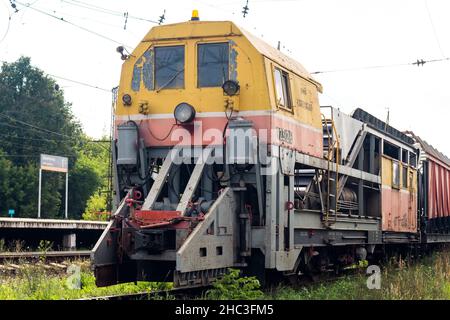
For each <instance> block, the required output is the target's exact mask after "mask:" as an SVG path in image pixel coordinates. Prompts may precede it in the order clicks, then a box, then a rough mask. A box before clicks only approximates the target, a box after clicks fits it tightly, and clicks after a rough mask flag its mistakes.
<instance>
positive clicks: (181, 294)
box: [78, 286, 210, 300]
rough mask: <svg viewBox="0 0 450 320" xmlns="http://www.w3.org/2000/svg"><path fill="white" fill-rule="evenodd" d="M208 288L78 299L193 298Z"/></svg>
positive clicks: (200, 287) (175, 289)
mask: <svg viewBox="0 0 450 320" xmlns="http://www.w3.org/2000/svg"><path fill="white" fill-rule="evenodd" d="M209 288H210V286H198V287H189V288H174V289H168V290H157V291H147V292H138V293H130V294H118V295H108V296H97V297H89V298H83V299H78V300H151V299H164V298H169V297H170V298H171V299H193V298H196V297H199V296H201V295H202V294H203V293H204V292H206V290H208V289H209Z"/></svg>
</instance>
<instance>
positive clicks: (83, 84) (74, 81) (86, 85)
mask: <svg viewBox="0 0 450 320" xmlns="http://www.w3.org/2000/svg"><path fill="white" fill-rule="evenodd" d="M47 74H48V75H49V76H52V77H54V78H57V79H61V80H65V81H69V82H72V83H76V84H79V85H82V86H85V87H90V88H93V89H98V90H101V91H105V92H108V93H111V90H108V89H105V88H101V87H99V86H96V85H93V84H89V83H86V82H81V81H78V80H72V79H68V78H65V77H61V76H57V75H54V74H50V73H47Z"/></svg>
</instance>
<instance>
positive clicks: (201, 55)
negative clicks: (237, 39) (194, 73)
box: [198, 42, 229, 88]
mask: <svg viewBox="0 0 450 320" xmlns="http://www.w3.org/2000/svg"><path fill="white" fill-rule="evenodd" d="M228 59H229V46H228V43H227V42H225V43H207V44H200V45H198V87H199V88H202V87H221V86H222V84H223V83H224V82H225V81H226V80H229V69H228Z"/></svg>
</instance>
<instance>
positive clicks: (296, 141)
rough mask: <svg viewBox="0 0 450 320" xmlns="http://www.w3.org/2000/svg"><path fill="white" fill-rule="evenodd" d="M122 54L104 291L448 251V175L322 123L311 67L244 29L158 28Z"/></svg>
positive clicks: (411, 149)
mask: <svg viewBox="0 0 450 320" xmlns="http://www.w3.org/2000/svg"><path fill="white" fill-rule="evenodd" d="M120 51H121V50H120ZM121 53H122V58H123V59H124V63H123V67H122V74H121V79H120V85H119V88H118V92H117V99H116V102H115V105H114V117H113V119H114V130H113V131H114V133H113V148H112V163H113V166H112V167H113V185H114V197H115V207H116V209H115V212H114V214H113V216H112V219H111V221H110V222H109V225H108V227H107V228H106V230H105V231H104V233H103V234H102V236H101V238H100V239H99V241H98V242H97V244H96V246H95V247H94V249H93V251H92V260H93V267H94V270H95V276H96V281H97V285H99V286H106V285H111V284H116V283H122V282H132V281H141V280H142V281H167V282H173V283H174V286H176V287H182V286H198V285H207V284H209V283H211V281H213V280H214V279H216V278H218V277H220V276H222V275H223V274H224V273H226V272H227V270H228V269H229V268H240V269H243V270H244V271H245V272H246V273H247V274H251V275H256V276H258V277H259V278H260V279H265V278H267V275H282V276H296V275H298V274H299V273H302V272H303V273H305V272H308V270H309V271H311V270H322V269H329V268H334V269H339V268H342V267H345V266H347V265H350V264H352V263H355V262H357V261H358V260H365V259H368V257H370V256H372V255H374V254H376V253H377V252H379V251H380V250H383V249H385V248H389V247H393V246H402V245H404V246H406V245H409V246H411V245H417V246H419V245H423V244H424V243H439V242H446V241H450V233H449V230H450V228H449V226H450V220H449V219H450V218H449V212H450V200H449V199H450V189H449V184H450V159H448V158H447V157H445V156H444V155H443V154H441V153H440V152H438V151H437V150H436V149H434V148H433V147H431V146H430V145H429V144H427V143H426V142H425V141H423V140H421V139H420V138H419V137H417V136H415V135H414V134H413V133H412V132H400V131H398V130H396V129H395V128H393V127H391V126H389V125H388V124H387V123H385V122H383V121H381V120H379V119H377V118H375V117H374V116H372V115H370V114H369V113H367V112H365V111H364V110H362V109H356V110H355V111H354V112H353V113H352V114H351V115H347V114H345V113H343V112H341V111H340V110H338V109H336V108H333V107H320V105H319V100H318V94H319V93H320V92H322V87H321V85H320V83H318V82H317V81H316V80H314V79H313V78H312V76H311V75H310V74H309V73H308V72H307V71H306V70H305V68H304V67H303V66H302V65H301V64H299V63H298V62H296V61H295V60H293V59H292V58H290V57H288V56H286V55H285V54H283V53H281V52H280V51H279V50H277V49H275V48H273V47H271V46H269V45H268V44H267V43H265V42H263V41H262V40H260V39H258V38H256V37H255V36H253V35H251V34H250V33H248V32H247V31H245V30H243V29H241V28H239V27H237V26H236V25H235V24H234V23H232V22H227V21H223V22H222V21H218V22H216V21H200V20H198V19H197V18H196V17H194V18H193V19H192V20H190V21H187V22H183V23H178V24H170V25H162V26H157V27H154V28H152V29H151V30H150V31H149V33H148V34H147V35H146V36H145V37H144V39H143V40H142V41H141V42H140V43H139V45H138V46H137V47H136V49H135V50H134V51H133V52H132V53H131V54H129V55H126V54H124V52H123V51H121Z"/></svg>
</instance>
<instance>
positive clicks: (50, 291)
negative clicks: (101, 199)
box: [0, 251, 450, 300]
mask: <svg viewBox="0 0 450 320" xmlns="http://www.w3.org/2000/svg"><path fill="white" fill-rule="evenodd" d="M74 265H76V266H79V268H80V269H79V270H80V277H79V280H80V281H79V282H77V281H75V282H74V283H75V284H77V286H79V289H73V288H71V282H70V279H73V278H70V277H71V274H67V273H61V272H59V273H55V272H54V271H51V270H48V269H46V268H45V267H44V265H43V264H35V265H28V264H21V268H20V269H19V270H18V271H17V272H16V273H15V274H14V275H12V276H11V274H6V273H5V274H1V273H0V300H5V299H8V300H15V299H19V300H27V299H35V300H52V299H56V300H60V299H81V298H89V297H96V296H105V295H115V294H127V293H137V292H149V298H152V299H161V298H162V299H173V297H172V296H169V295H168V296H166V297H161V296H154V295H151V292H152V291H156V290H161V289H168V288H169V287H170V285H167V284H161V283H154V282H138V283H136V284H134V283H128V284H119V285H115V286H110V287H104V288H98V287H97V286H96V285H95V278H94V276H93V274H92V272H91V270H90V269H89V263H87V262H84V263H83V262H81V261H79V262H75V263H74ZM367 279H368V275H366V274H365V272H361V273H359V274H357V275H355V276H351V277H345V278H342V279H339V280H337V281H335V282H332V283H326V284H317V285H312V286H308V287H302V288H297V289H295V288H292V287H278V288H276V289H274V290H273V291H272V292H269V293H264V294H263V292H262V291H261V289H260V286H259V282H258V280H256V279H255V278H252V277H250V278H242V277H240V276H239V271H237V270H230V273H229V274H228V275H227V276H225V277H223V279H221V280H219V281H217V282H216V283H215V284H214V285H213V288H212V289H210V291H208V293H207V294H206V295H205V296H204V297H202V298H203V299H205V298H206V299H289V300H336V299H339V300H341V299H343V300H360V299H361V300H365V299H371V300H373V299H374V300H379V299H389V300H411V299H420V300H422V299H450V251H443V252H439V253H435V254H433V255H432V256H429V257H426V258H423V259H421V260H420V261H416V262H408V261H405V260H402V259H400V260H392V261H391V262H390V263H388V264H387V265H386V266H385V267H384V268H383V270H382V272H381V288H380V289H379V290H377V289H372V290H370V289H368V288H367V285H366V284H367Z"/></svg>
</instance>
